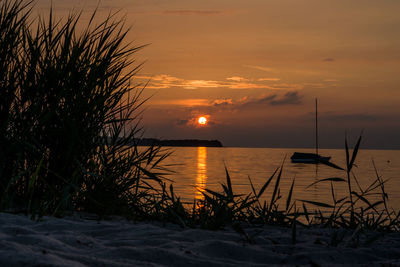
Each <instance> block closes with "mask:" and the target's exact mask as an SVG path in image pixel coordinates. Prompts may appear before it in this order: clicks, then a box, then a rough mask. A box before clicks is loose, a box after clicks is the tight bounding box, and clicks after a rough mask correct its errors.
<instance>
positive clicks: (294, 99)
mask: <svg viewBox="0 0 400 267" xmlns="http://www.w3.org/2000/svg"><path fill="white" fill-rule="evenodd" d="M301 98H302V96H300V95H299V92H287V93H286V94H284V95H283V96H282V97H281V98H279V99H272V100H271V102H270V104H271V105H273V106H276V105H298V104H300V103H301Z"/></svg>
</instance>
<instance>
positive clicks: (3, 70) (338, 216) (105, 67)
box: [0, 0, 400, 244]
mask: <svg viewBox="0 0 400 267" xmlns="http://www.w3.org/2000/svg"><path fill="white" fill-rule="evenodd" d="M0 5H1V6H0V33H1V34H0V194H1V195H0V205H1V206H0V209H1V210H2V211H17V212H20V211H23V212H26V213H30V214H32V215H33V216H35V215H39V216H41V215H43V214H53V215H63V214H65V212H66V211H87V212H92V213H96V214H98V215H99V218H104V217H106V216H108V215H123V216H126V217H128V218H131V219H153V220H161V221H163V222H175V223H178V224H180V225H182V226H190V227H202V228H207V229H220V228H222V227H224V226H226V225H232V226H233V227H234V229H235V230H236V231H238V232H239V233H240V234H242V235H243V236H244V237H245V238H246V239H247V240H248V241H249V242H252V239H251V237H249V236H248V235H247V234H246V232H245V231H244V230H243V228H242V227H241V223H251V224H272V225H279V226H286V227H291V229H292V242H293V243H296V227H297V225H299V224H302V225H305V226H309V225H315V224H318V225H323V226H327V227H344V228H350V229H356V230H355V232H357V233H358V232H359V231H360V229H364V228H368V229H374V230H399V227H400V222H399V214H400V213H399V212H396V211H394V210H390V209H389V208H388V203H387V202H388V195H387V193H386V192H385V183H386V181H384V180H383V179H382V178H381V177H380V175H379V174H378V172H377V171H376V179H375V180H374V181H373V182H372V183H371V184H370V185H369V186H367V187H363V186H361V185H360V184H359V183H358V180H357V177H356V175H355V174H354V173H353V171H352V170H353V167H354V165H355V161H356V157H357V153H358V150H359V146H360V142H361V137H360V138H359V140H358V142H357V144H356V146H355V148H354V149H353V151H352V153H350V152H351V151H350V149H349V147H348V144H347V141H346V142H345V155H346V166H345V168H341V167H339V166H337V165H335V164H333V163H330V162H326V161H321V162H320V163H321V164H325V165H327V166H328V167H331V168H336V169H341V170H343V177H328V178H321V179H320V180H318V181H317V182H315V183H330V185H331V194H332V202H331V203H321V202H315V201H311V200H299V199H296V198H295V195H294V193H293V192H294V186H295V179H294V178H293V180H292V183H291V187H290V189H289V192H285V193H283V192H281V189H280V183H281V180H282V179H283V178H282V173H283V171H284V162H283V163H282V164H281V166H279V167H278V168H277V169H276V170H275V172H274V173H273V174H272V175H271V176H270V177H268V178H267V179H266V181H265V183H264V184H263V185H262V186H261V187H260V188H256V186H255V185H254V184H253V182H252V180H251V179H250V178H249V183H250V186H251V191H250V192H249V193H248V194H236V193H235V192H234V188H233V187H234V186H233V185H232V182H231V178H230V175H229V172H228V170H226V182H225V183H223V184H221V191H220V192H217V191H212V190H209V189H205V190H204V191H202V192H201V193H202V194H203V195H204V199H202V200H195V201H194V202H193V203H191V204H190V206H188V204H187V203H183V202H182V201H181V200H180V198H179V197H178V196H176V195H175V193H174V190H173V186H172V185H171V186H167V184H166V182H167V180H166V179H165V178H164V174H165V173H166V172H167V170H166V169H164V168H163V167H162V165H160V163H161V162H162V160H163V159H164V158H165V157H167V156H168V152H166V151H163V150H161V148H160V147H148V148H141V149H139V148H138V146H137V143H136V142H137V140H138V139H137V137H140V136H141V134H142V129H141V128H140V126H139V124H138V121H139V120H138V118H139V117H138V116H140V107H141V106H142V104H143V101H144V100H141V92H142V91H141V89H140V88H139V86H138V85H136V86H135V85H134V84H133V81H132V80H133V78H134V77H135V74H136V73H137V71H138V70H139V69H140V67H141V65H140V64H139V65H137V64H135V62H134V61H133V60H132V57H133V56H134V55H135V53H136V52H137V51H139V50H140V49H141V48H142V46H132V44H127V43H125V41H124V40H125V37H126V34H127V30H126V29H125V28H124V26H123V21H120V20H117V19H116V18H115V15H110V16H109V17H107V18H106V19H105V20H104V21H103V22H101V23H99V24H95V23H94V21H95V16H96V14H95V13H94V14H93V16H92V18H91V20H90V21H89V23H88V25H87V26H86V28H84V30H83V31H78V30H77V25H78V24H79V21H80V16H79V15H70V16H69V17H68V18H66V20H64V21H57V20H55V19H54V18H53V14H52V12H51V11H50V14H49V19H48V20H44V19H42V18H39V19H38V20H37V23H36V24H35V25H37V26H35V28H33V26H32V25H34V24H32V23H31V21H29V20H30V17H31V11H30V7H31V3H30V2H28V3H27V4H24V3H23V1H22V0H17V1H8V0H6V1H2V2H1V3H0ZM336 183H346V184H347V188H348V192H347V196H345V197H342V198H340V199H338V197H337V194H336V191H335V187H334V184H336ZM269 188H271V190H267V189H269ZM267 191H268V192H269V191H272V193H271V194H270V195H268V196H266V194H267V193H266V192H267ZM377 195H378V196H380V198H381V199H380V200H377V201H371V200H369V199H370V197H371V196H373V197H375V196H377ZM336 243H337V239H335V240H333V241H332V244H336Z"/></svg>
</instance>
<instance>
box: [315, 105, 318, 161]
mask: <svg viewBox="0 0 400 267" xmlns="http://www.w3.org/2000/svg"><path fill="white" fill-rule="evenodd" d="M315 150H316V154H317V155H318V100H317V98H315Z"/></svg>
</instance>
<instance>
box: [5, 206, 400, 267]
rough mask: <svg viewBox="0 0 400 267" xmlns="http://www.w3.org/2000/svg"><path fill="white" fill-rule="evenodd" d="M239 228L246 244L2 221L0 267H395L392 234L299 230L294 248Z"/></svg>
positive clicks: (82, 223) (101, 224)
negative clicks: (270, 266)
mask: <svg viewBox="0 0 400 267" xmlns="http://www.w3.org/2000/svg"><path fill="white" fill-rule="evenodd" d="M240 228H241V229H243V230H244V232H245V233H246V234H247V236H248V238H246V237H245V235H244V234H240V233H239V232H240V231H235V230H234V229H233V228H232V227H231V226H226V227H225V229H222V230H218V231H209V230H202V229H192V228H187V227H186V228H182V227H180V226H178V225H174V224H165V225H163V224H162V223H159V222H138V223H133V222H130V221H127V220H125V219H123V218H118V217H116V218H113V219H112V220H103V221H98V220H95V219H94V217H93V218H90V216H83V215H77V214H75V215H74V216H72V215H71V216H68V217H65V218H52V217H44V218H43V219H42V220H41V221H39V222H36V221H32V220H31V219H30V218H29V217H28V216H25V215H15V214H8V213H0V265H1V266H44V265H45V266H188V265H190V266H265V265H288V266H291V265H304V266H329V265H352V266H354V265H359V266H382V265H383V266H400V233H398V232H396V233H378V232H369V231H363V230H343V229H326V228H320V227H311V228H304V227H300V226H297V227H296V240H295V243H294V242H293V241H294V240H293V235H292V233H293V231H292V229H291V228H283V227H278V226H265V225H264V226H259V227H256V226H251V225H243V224H242V225H241V227H240ZM236 229H237V227H236ZM341 237H342V238H341ZM338 240H341V241H338Z"/></svg>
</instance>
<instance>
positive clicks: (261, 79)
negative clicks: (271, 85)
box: [257, 78, 281, 82]
mask: <svg viewBox="0 0 400 267" xmlns="http://www.w3.org/2000/svg"><path fill="white" fill-rule="evenodd" d="M280 80H281V79H279V78H259V79H257V81H259V82H265V81H272V82H277V81H280Z"/></svg>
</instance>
